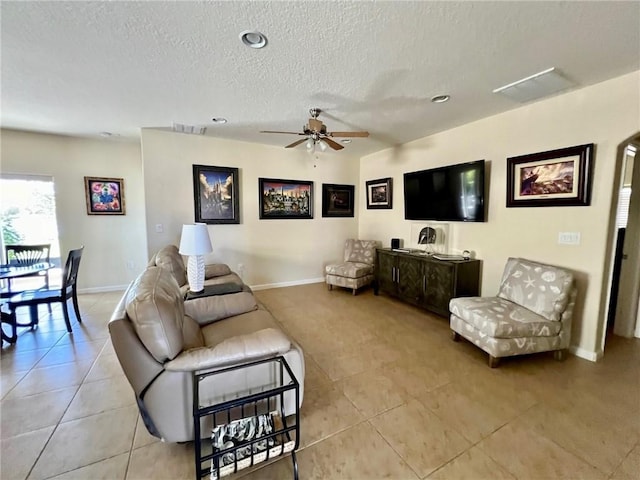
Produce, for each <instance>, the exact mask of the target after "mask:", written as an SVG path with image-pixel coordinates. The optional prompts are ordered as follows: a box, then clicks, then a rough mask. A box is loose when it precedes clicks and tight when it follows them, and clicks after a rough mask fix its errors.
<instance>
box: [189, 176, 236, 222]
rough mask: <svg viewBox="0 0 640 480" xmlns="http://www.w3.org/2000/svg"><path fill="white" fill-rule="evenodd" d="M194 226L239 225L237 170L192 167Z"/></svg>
mask: <svg viewBox="0 0 640 480" xmlns="http://www.w3.org/2000/svg"><path fill="white" fill-rule="evenodd" d="M193 202H194V204H195V220H196V223H208V224H220V223H240V189H239V183H238V169H237V168H231V167H213V166H209V165H194V166H193Z"/></svg>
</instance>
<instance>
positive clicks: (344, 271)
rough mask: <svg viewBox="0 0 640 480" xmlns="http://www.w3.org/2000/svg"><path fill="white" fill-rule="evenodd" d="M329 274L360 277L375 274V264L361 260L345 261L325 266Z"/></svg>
mask: <svg viewBox="0 0 640 480" xmlns="http://www.w3.org/2000/svg"><path fill="white" fill-rule="evenodd" d="M325 272H326V273H327V275H337V276H339V277H349V278H359V277H364V276H366V275H372V274H373V265H369V264H368V263H359V262H345V263H339V264H336V265H327V266H326V267H325Z"/></svg>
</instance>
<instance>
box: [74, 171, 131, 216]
mask: <svg viewBox="0 0 640 480" xmlns="http://www.w3.org/2000/svg"><path fill="white" fill-rule="evenodd" d="M84 192H85V197H86V202H87V214H88V215H124V214H125V204H124V180H123V179H122V178H108V177H84Z"/></svg>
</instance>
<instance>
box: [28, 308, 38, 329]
mask: <svg viewBox="0 0 640 480" xmlns="http://www.w3.org/2000/svg"><path fill="white" fill-rule="evenodd" d="M29 318H30V319H31V327H34V326H36V325H38V320H39V319H38V304H35V305H30V306H29Z"/></svg>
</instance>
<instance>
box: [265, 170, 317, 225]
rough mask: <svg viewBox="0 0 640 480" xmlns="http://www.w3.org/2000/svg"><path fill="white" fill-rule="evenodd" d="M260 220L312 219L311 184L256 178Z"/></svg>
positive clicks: (300, 181) (298, 181) (302, 181)
mask: <svg viewBox="0 0 640 480" xmlns="http://www.w3.org/2000/svg"><path fill="white" fill-rule="evenodd" d="M258 188H259V197H260V219H262V220H267V219H271V218H313V182H308V181H304V180H280V179H275V178H258Z"/></svg>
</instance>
